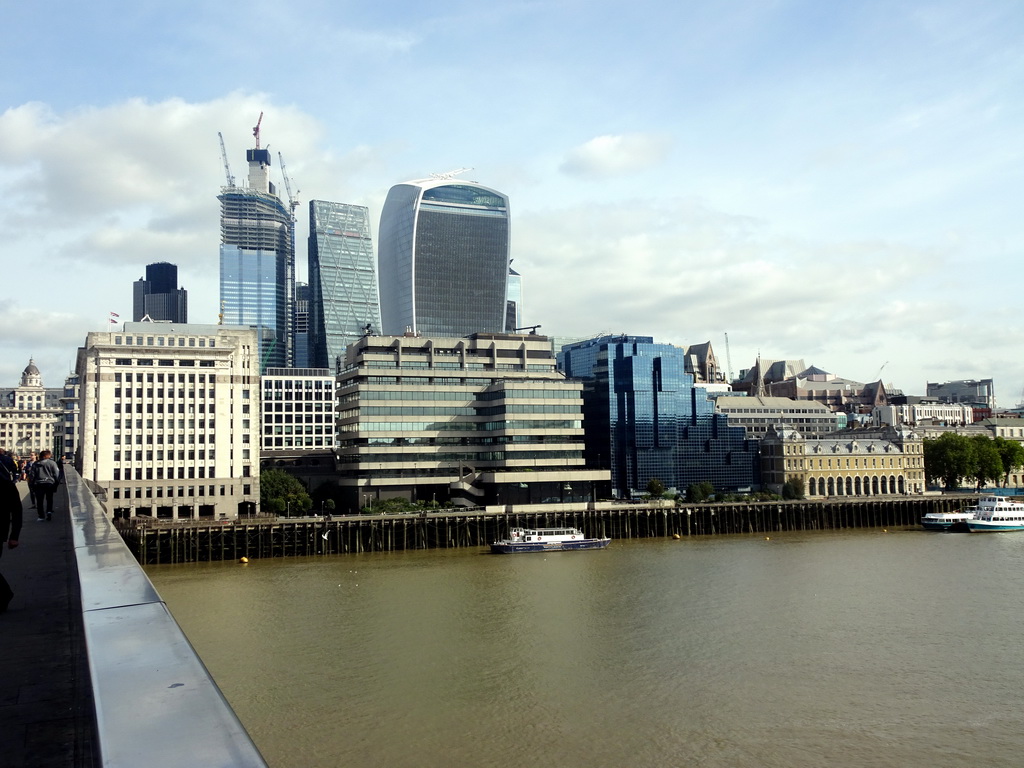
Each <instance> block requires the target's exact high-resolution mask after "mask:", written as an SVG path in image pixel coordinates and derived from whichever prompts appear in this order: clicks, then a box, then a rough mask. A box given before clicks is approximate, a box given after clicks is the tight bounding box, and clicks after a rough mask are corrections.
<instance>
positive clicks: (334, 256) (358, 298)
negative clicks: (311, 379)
mask: <svg viewBox="0 0 1024 768" xmlns="http://www.w3.org/2000/svg"><path fill="white" fill-rule="evenodd" d="M309 294H310V301H309V348H310V364H311V366H312V367H314V368H330V369H331V370H332V371H336V370H337V361H338V359H339V358H340V359H341V360H344V359H345V347H347V346H348V345H349V344H351V343H352V342H354V341H357V340H358V339H359V338H360V337H361V336H363V335H364V334H366V332H367V326H370V330H371V332H372V333H380V304H379V302H378V300H377V271H376V267H375V262H374V258H373V242H372V240H371V237H370V212H369V210H368V209H367V208H366V207H364V206H362V205H349V204H347V203H330V202H327V201H325V200H310V201H309Z"/></svg>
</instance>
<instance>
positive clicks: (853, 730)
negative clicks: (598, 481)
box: [147, 530, 1024, 768]
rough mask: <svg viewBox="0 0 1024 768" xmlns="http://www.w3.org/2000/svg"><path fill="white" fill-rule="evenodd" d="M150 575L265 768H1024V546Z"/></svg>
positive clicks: (931, 539)
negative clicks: (1023, 721)
mask: <svg viewBox="0 0 1024 768" xmlns="http://www.w3.org/2000/svg"><path fill="white" fill-rule="evenodd" d="M147 572H148V573H149V575H150V577H151V578H152V580H153V583H154V584H155V585H156V587H157V589H158V590H159V592H160V594H161V595H162V596H163V598H164V599H165V600H166V602H167V604H168V606H169V607H170V609H171V611H172V613H173V614H174V616H175V618H176V619H177V620H178V622H179V624H181V626H182V628H183V629H184V630H185V632H186V634H187V635H188V637H189V639H190V640H191V641H192V643H193V645H194V646H195V647H196V649H197V651H198V652H199V654H200V655H201V656H202V658H203V661H204V662H205V663H206V665H207V667H208V668H209V669H210V671H211V672H212V673H213V675H214V677H215V678H216V680H217V683H218V684H219V685H220V687H221V689H222V690H223V692H224V694H225V695H226V696H227V698H228V700H229V701H230V702H231V704H232V706H233V707H234V708H235V711H236V712H237V713H238V716H239V717H240V719H241V720H242V722H243V723H244V724H245V726H246V728H247V729H248V730H249V733H250V734H251V735H252V737H253V739H254V740H255V742H256V744H257V745H258V746H259V748H260V750H261V751H262V752H263V754H264V756H265V757H266V759H267V761H268V762H269V763H270V765H271V766H273V767H274V768H293V767H294V768H318V767H319V766H324V767H327V766H330V767H331V768H336V767H338V766H360V767H361V768H377V767H378V766H380V767H383V766H388V768H401V767H403V766H409V768H412V767H413V766H415V768H430V767H431V766H438V768H442V767H443V768H450V767H451V766H493V767H494V768H521V767H527V766H529V767H530V768H533V766H541V765H543V766H567V767H575V766H580V767H582V766H587V768H619V767H620V766H630V767H631V768H637V767H642V766H651V767H654V766H658V768H663V767H664V766H715V767H718V766H721V767H722V768H726V767H728V768H737V767H741V766H751V767H752V768H753V767H755V766H756V767H757V768H764V767H769V766H779V767H780V768H781V767H783V766H784V767H785V768H794V767H796V766H807V767H808V768H811V767H812V766H813V767H814V768H818V767H819V766H824V765H828V766H830V768H842V767H844V766H849V767H851V768H852V767H857V768H860V767H862V766H900V767H901V768H906V767H915V766H920V767H921V768H925V767H926V766H927V768H936V767H940V766H971V767H972V768H974V767H975V766H979V765H984V766H1014V767H1016V766H1020V765H1021V764H1022V760H1024V728H1022V727H1021V718H1022V713H1024V662H1022V653H1021V639H1022V637H1024V535H1020V536H1014V535H1012V534H942V533H926V532H923V531H917V530H890V531H888V532H886V531H882V530H870V531H863V530H862V531H851V532H836V533H825V532H813V533H785V534H772V535H771V536H770V537H765V536H764V535H759V536H722V537H700V538H698V537H694V538H686V539H683V540H681V541H673V540H641V541H613V542H612V544H611V546H610V547H609V548H608V549H607V550H604V551H591V552H562V553H550V554H523V555H505V556H497V555H488V554H484V553H483V552H482V551H481V550H468V549H464V550H444V551H439V550H432V551H419V552H394V553H383V554H360V555H346V556H337V557H327V558H315V559H314V558H289V559H274V560H256V561H252V562H250V563H249V564H247V565H242V564H238V563H209V564H187V565H176V566H158V567H149V568H147Z"/></svg>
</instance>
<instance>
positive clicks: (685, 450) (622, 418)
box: [559, 336, 759, 498]
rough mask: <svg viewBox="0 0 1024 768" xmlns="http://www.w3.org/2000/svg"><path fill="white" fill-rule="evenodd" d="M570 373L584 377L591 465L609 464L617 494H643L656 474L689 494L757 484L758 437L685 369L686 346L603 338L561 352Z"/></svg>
mask: <svg viewBox="0 0 1024 768" xmlns="http://www.w3.org/2000/svg"><path fill="white" fill-rule="evenodd" d="M559 357H560V362H561V365H562V369H563V371H564V372H565V374H566V376H568V377H571V378H578V379H583V380H584V389H583V402H584V406H583V415H584V421H583V425H584V430H585V434H586V443H587V449H586V451H587V463H588V466H598V467H607V468H609V469H611V477H612V493H613V494H614V495H615V496H617V497H621V498H629V497H630V496H634V495H636V494H640V493H643V492H644V491H645V490H646V488H647V483H648V481H649V480H651V479H652V478H657V479H658V480H660V481H661V482H662V483H663V484H664V485H665V487H666V488H675V489H676V490H677V491H678V492H679V493H685V491H686V488H687V487H688V486H689V485H691V484H693V483H700V482H705V481H706V482H710V483H711V484H713V485H714V487H715V490H716V491H723V490H735V489H738V488H746V487H750V486H754V485H757V484H758V461H759V452H758V442H757V440H753V439H749V440H748V439H747V438H746V437H745V430H744V429H743V427H732V426H729V421H728V418H727V417H726V416H724V415H722V414H717V413H715V406H714V403H713V402H712V401H711V400H710V399H709V398H708V396H707V393H706V391H705V390H704V389H703V388H701V387H696V386H694V381H693V375H692V374H689V373H686V350H685V349H682V348H680V347H676V346H673V345H671V344H657V343H655V342H654V341H653V339H652V338H651V337H649V336H602V337H600V338H595V339H588V340H587V341H582V342H578V343H576V344H570V345H568V346H565V347H563V348H562V353H561V355H560V356H559Z"/></svg>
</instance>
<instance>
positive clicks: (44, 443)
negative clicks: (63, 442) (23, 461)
mask: <svg viewBox="0 0 1024 768" xmlns="http://www.w3.org/2000/svg"><path fill="white" fill-rule="evenodd" d="M60 396H61V389H60V388H59V387H56V388H52V387H51V388H46V387H44V386H43V377H42V374H40V373H39V369H38V368H37V367H36V364H35V362H33V361H32V360H29V361H28V365H27V366H25V370H24V371H22V373H21V384H20V385H19V386H17V387H14V388H13V389H3V390H0V448H6V449H7V450H9V451H10V452H11V453H13V454H15V455H17V456H19V457H21V458H28V456H29V455H31V454H32V453H39V451H41V450H43V449H47V450H51V451H53V452H54V455H55V456H60V455H61V450H62V449H61V446H60V445H59V439H60V437H61V403H60Z"/></svg>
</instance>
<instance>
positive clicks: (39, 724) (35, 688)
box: [0, 483, 94, 768]
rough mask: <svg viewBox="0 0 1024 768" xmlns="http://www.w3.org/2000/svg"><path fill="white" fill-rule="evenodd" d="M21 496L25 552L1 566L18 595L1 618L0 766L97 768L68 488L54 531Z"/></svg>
mask: <svg viewBox="0 0 1024 768" xmlns="http://www.w3.org/2000/svg"><path fill="white" fill-rule="evenodd" d="M19 488H20V489H21V490H22V495H23V497H24V498H23V506H24V517H25V525H24V527H23V529H22V532H21V537H20V546H19V547H18V548H17V549H13V550H5V551H4V554H3V558H0V568H2V569H3V573H4V575H5V576H6V578H7V580H8V581H9V582H10V583H11V587H12V589H13V590H14V593H15V595H14V600H12V601H11V605H10V607H9V608H8V609H7V612H6V613H3V614H0V638H2V640H0V649H2V651H0V723H2V727H0V765H3V766H5V768H22V767H23V766H24V768H65V767H66V766H86V767H88V766H92V765H94V760H93V729H94V723H93V720H94V718H93V704H92V695H91V690H90V685H89V675H88V669H87V663H86V654H85V652H84V647H83V646H84V636H83V631H82V606H81V599H80V597H79V592H78V572H77V569H76V566H75V562H74V545H73V543H72V535H71V523H70V520H69V517H68V494H67V486H61V487H60V489H59V490H58V493H57V494H56V496H55V498H54V515H53V521H52V522H50V523H39V522H36V511H35V510H34V509H32V508H31V506H32V502H31V501H30V500H29V498H28V487H27V486H26V485H25V484H24V483H19ZM4 546H5V547H6V542H4Z"/></svg>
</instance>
